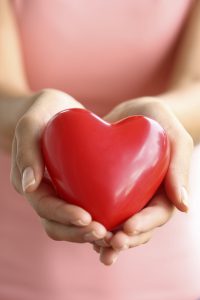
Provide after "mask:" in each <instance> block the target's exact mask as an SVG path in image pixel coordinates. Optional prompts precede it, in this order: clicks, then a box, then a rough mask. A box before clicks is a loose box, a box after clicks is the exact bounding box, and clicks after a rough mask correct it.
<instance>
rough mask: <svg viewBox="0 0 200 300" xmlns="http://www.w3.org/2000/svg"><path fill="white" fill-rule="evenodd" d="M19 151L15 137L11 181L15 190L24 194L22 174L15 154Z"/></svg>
mask: <svg viewBox="0 0 200 300" xmlns="http://www.w3.org/2000/svg"><path fill="white" fill-rule="evenodd" d="M16 151H17V144H16V139H15V138H14V139H13V143H12V154H11V157H12V160H11V171H10V182H11V183H12V185H13V187H14V188H15V190H16V191H17V192H18V193H20V194H23V190H22V186H21V174H20V172H19V169H18V166H17V164H16V160H15V156H16Z"/></svg>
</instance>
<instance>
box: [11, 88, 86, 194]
mask: <svg viewBox="0 0 200 300" xmlns="http://www.w3.org/2000/svg"><path fill="white" fill-rule="evenodd" d="M74 107H79V108H83V106H82V105H81V104H80V103H78V102H77V101H75V99H73V98H72V97H70V96H69V95H67V94H65V93H63V92H60V91H56V90H51V89H49V90H48V89H47V90H44V91H42V92H39V93H38V94H35V95H34V97H33V104H32V106H31V108H29V110H28V111H27V112H26V113H25V114H24V115H23V117H22V118H21V119H20V120H19V121H18V124H17V126H16V130H15V135H16V139H17V156H16V160H17V165H18V168H19V171H20V173H21V176H22V188H23V191H26V192H32V191H34V190H36V189H37V187H38V186H39V184H40V182H41V180H42V177H43V173H44V163H43V159H42V153H41V149H40V148H41V145H40V140H41V136H42V133H43V131H44V128H45V126H46V124H47V122H48V121H49V120H50V118H51V117H53V116H54V115H55V114H56V113H58V112H59V111H61V110H63V109H66V108H74Z"/></svg>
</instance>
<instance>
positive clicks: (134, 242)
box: [129, 230, 153, 248]
mask: <svg viewBox="0 0 200 300" xmlns="http://www.w3.org/2000/svg"><path fill="white" fill-rule="evenodd" d="M152 236H153V230H152V231H149V232H145V233H141V234H139V235H135V236H131V237H130V238H129V248H133V247H137V246H141V245H143V244H146V243H148V242H149V241H150V239H151V238H152Z"/></svg>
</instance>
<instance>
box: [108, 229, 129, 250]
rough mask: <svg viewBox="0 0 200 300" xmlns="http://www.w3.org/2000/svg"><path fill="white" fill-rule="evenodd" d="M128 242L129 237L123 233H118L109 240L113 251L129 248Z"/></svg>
mask: <svg viewBox="0 0 200 300" xmlns="http://www.w3.org/2000/svg"><path fill="white" fill-rule="evenodd" d="M129 242H130V238H129V236H128V235H127V234H126V233H125V232H123V231H118V232H117V233H116V234H115V235H114V236H113V238H112V239H111V241H110V244H111V246H112V248H113V249H114V250H116V251H122V250H127V249H128V248H129Z"/></svg>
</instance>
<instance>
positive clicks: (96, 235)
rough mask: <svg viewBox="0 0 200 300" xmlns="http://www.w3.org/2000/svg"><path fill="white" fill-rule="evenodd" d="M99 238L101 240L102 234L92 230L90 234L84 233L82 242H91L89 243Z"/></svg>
mask: <svg viewBox="0 0 200 300" xmlns="http://www.w3.org/2000/svg"><path fill="white" fill-rule="evenodd" d="M100 238H102V233H100V232H97V231H95V230H93V231H91V232H89V233H86V234H85V235H84V240H85V241H86V242H91V241H93V240H94V239H100Z"/></svg>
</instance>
